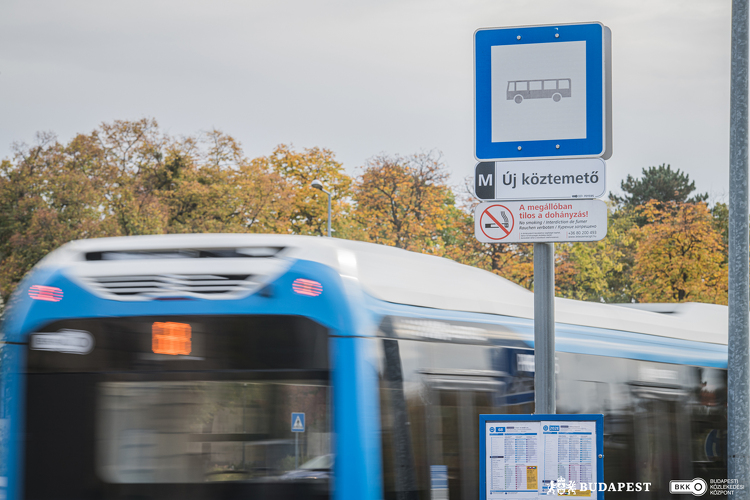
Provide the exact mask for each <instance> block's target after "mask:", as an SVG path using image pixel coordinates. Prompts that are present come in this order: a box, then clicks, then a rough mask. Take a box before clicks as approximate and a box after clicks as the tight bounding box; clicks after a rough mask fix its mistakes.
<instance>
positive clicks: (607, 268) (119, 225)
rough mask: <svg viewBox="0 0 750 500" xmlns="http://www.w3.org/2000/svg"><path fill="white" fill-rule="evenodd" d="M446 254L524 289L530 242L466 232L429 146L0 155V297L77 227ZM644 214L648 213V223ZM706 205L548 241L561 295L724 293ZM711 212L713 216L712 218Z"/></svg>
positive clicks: (104, 145)
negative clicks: (335, 241) (345, 151)
mask: <svg viewBox="0 0 750 500" xmlns="http://www.w3.org/2000/svg"><path fill="white" fill-rule="evenodd" d="M314 179H319V180H320V181H321V182H322V183H323V185H324V186H325V188H326V190H328V191H330V192H331V193H332V195H333V196H332V211H333V217H332V223H333V224H332V225H333V229H334V237H338V238H347V239H356V240H362V241H370V242H374V243H380V244H385V245H391V246H397V247H399V248H404V249H407V250H412V251H417V252H423V253H429V254H433V255H438V256H443V257H447V258H451V259H453V260H456V261H458V262H462V263H465V264H469V265H473V266H476V267H480V268H482V269H486V270H489V271H492V272H495V273H497V274H499V275H501V276H504V277H506V278H508V279H511V280H513V281H516V282H517V283H519V284H521V285H523V286H526V287H527V288H533V265H532V262H533V255H532V247H531V245H488V244H481V243H479V242H477V241H476V239H475V238H474V226H473V218H472V216H471V210H470V209H471V206H472V203H474V202H473V201H472V198H471V196H469V194H468V192H467V190H465V189H464V190H461V191H459V190H456V189H453V188H451V186H450V185H449V176H448V172H447V169H446V167H445V165H444V164H443V162H442V159H441V157H440V155H439V154H438V153H436V152H428V153H420V154H413V155H408V156H398V155H385V154H383V155H378V156H375V157H373V158H371V159H370V160H368V161H367V162H366V163H365V165H363V166H362V167H360V168H359V169H358V170H357V175H355V176H350V175H349V174H347V172H346V171H345V170H344V167H343V165H342V164H341V163H339V162H337V161H336V159H335V155H334V153H333V152H332V151H330V150H327V149H321V148H309V149H304V150H302V151H299V150H296V149H294V148H293V147H292V146H289V145H280V146H278V147H276V149H274V150H273V151H272V152H271V154H269V155H268V156H262V157H258V158H247V157H246V156H245V154H244V152H243V150H242V148H241V146H240V144H239V143H238V142H237V141H236V140H235V139H234V138H232V137H231V136H229V135H227V134H224V133H222V132H219V131H216V130H212V131H209V132H205V133H202V134H198V135H196V136H191V137H175V136H170V135H169V134H166V133H164V132H163V131H161V130H160V129H159V127H158V125H157V124H156V122H155V121H153V120H148V119H143V120H138V121H115V122H113V123H109V124H102V125H101V126H100V127H98V128H97V129H96V130H94V131H93V132H91V133H89V134H80V135H78V136H76V137H75V138H73V139H72V140H71V141H70V142H69V143H67V144H61V143H60V142H59V141H57V139H56V138H55V137H54V136H51V135H48V134H41V135H39V136H38V138H37V141H36V143H35V144H33V145H31V146H25V145H20V146H17V147H16V148H15V154H14V156H13V157H12V158H10V159H7V160H4V161H2V163H0V294H1V295H2V297H3V298H4V299H7V298H8V295H9V294H10V293H11V292H12V290H13V289H14V287H15V286H16V285H17V283H18V282H19V281H20V279H21V278H22V276H23V275H24V274H25V273H26V272H27V271H28V270H29V269H30V268H31V267H32V266H33V265H34V264H35V263H36V262H38V261H39V260H40V259H41V258H42V257H44V255H46V254H47V253H48V252H50V251H51V250H54V249H55V248H57V247H59V246H60V245H62V244H64V243H66V242H68V241H70V240H73V239H80V238H95V237H102V236H125V235H138V234H164V233H189V232H251V233H280V234H306V235H324V234H325V233H326V225H327V196H326V195H325V194H324V193H322V192H320V191H318V190H315V189H313V188H312V187H311V186H310V183H311V182H312V181H313V180H314ZM644 220H645V221H646V222H645V223H644V222H643V221H644ZM722 220H724V222H725V218H724V219H722V218H721V217H717V216H716V214H715V213H712V212H710V211H708V209H707V208H706V205H705V204H703V203H674V202H673V203H656V202H654V203H651V202H649V203H646V204H645V205H642V206H639V207H638V208H636V209H633V208H623V207H620V208H615V206H614V205H613V208H612V213H611V216H610V225H609V234H608V236H607V238H606V239H605V240H604V241H601V242H596V243H586V244H583V243H574V244H558V245H557V292H558V295H560V296H566V297H571V298H579V299H584V300H596V301H606V302H622V301H631V300H637V301H660V302H665V301H667V302H671V301H689V300H693V301H701V302H718V303H726V280H727V278H726V276H727V271H726V268H727V265H726V248H725V229H724V230H723V229H722V227H723V226H722V225H721V223H720V222H721V221H722ZM717 221H719V222H718V223H717Z"/></svg>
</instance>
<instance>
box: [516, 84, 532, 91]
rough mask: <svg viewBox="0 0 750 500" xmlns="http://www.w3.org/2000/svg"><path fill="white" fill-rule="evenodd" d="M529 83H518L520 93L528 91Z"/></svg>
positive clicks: (517, 88) (517, 87)
mask: <svg viewBox="0 0 750 500" xmlns="http://www.w3.org/2000/svg"><path fill="white" fill-rule="evenodd" d="M528 83H529V82H516V90H517V91H519V92H520V91H526V85H527V84H528Z"/></svg>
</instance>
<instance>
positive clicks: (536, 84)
mask: <svg viewBox="0 0 750 500" xmlns="http://www.w3.org/2000/svg"><path fill="white" fill-rule="evenodd" d="M529 90H542V81H541V80H536V81H533V82H529Z"/></svg>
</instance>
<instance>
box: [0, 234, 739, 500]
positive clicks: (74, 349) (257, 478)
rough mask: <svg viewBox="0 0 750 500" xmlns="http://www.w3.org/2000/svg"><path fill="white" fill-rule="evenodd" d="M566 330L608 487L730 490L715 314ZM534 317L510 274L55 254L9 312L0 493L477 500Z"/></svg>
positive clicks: (206, 254)
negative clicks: (599, 423) (493, 419)
mask: <svg viewBox="0 0 750 500" xmlns="http://www.w3.org/2000/svg"><path fill="white" fill-rule="evenodd" d="M639 307H641V308H647V309H648V308H650V309H652V310H642V309H639ZM556 314H557V365H558V366H557V373H558V374H557V408H558V412H559V413H603V414H604V416H605V417H604V418H605V425H604V432H605V453H606V455H605V456H606V459H605V478H604V480H605V481H607V482H619V481H624V482H633V481H643V482H651V483H652V488H651V489H650V491H649V492H643V491H642V492H639V493H637V495H638V500H646V499H656V498H662V497H665V496H666V492H667V487H668V484H669V480H670V479H678V478H682V479H684V478H688V479H689V478H693V477H703V478H704V479H706V480H708V479H709V478H712V477H717V478H718V477H726V464H725V448H726V363H727V346H726V343H727V329H726V324H727V313H726V308H725V307H721V306H712V305H704V304H670V305H643V306H640V305H633V307H624V306H616V305H604V304H597V303H588V302H577V301H572V300H565V299H557V303H556ZM532 318H533V295H532V293H531V292H529V291H527V290H525V289H524V288H521V287H519V286H517V285H515V284H513V283H511V282H509V281H507V280H505V279H503V278H500V277H498V276H496V275H494V274H492V273H488V272H485V271H481V270H478V269H475V268H471V267H467V266H463V265H460V264H456V263H454V262H452V261H449V260H446V259H442V258H438V257H433V256H427V255H420V254H416V253H412V252H407V251H404V250H399V249H395V248H391V247H383V246H378V245H372V244H367V243H359V242H351V241H344V240H337V239H330V238H314V237H303V236H274V235H227V234H211V235H169V236H139V237H129V238H107V239H94V240H87V241H76V242H72V243H69V244H67V245H65V246H63V247H61V248H60V249H58V250H56V251H55V252H53V253H51V254H50V255H49V256H48V257H47V258H45V259H44V260H43V261H42V262H40V263H39V265H37V266H36V267H35V268H34V270H33V271H32V272H31V273H30V274H29V275H28V276H27V277H26V278H25V279H24V281H23V282H22V283H21V284H20V285H19V287H18V289H17V291H16V293H15V295H14V296H13V297H12V299H11V301H10V303H9V304H8V309H7V311H6V313H5V316H4V321H3V327H2V332H3V337H2V342H0V349H1V351H0V360H1V362H2V381H1V384H2V386H1V390H2V392H0V498H3V499H4V500H18V499H22V498H25V499H33V500H52V499H55V500H63V499H89V498H91V499H125V498H127V499H144V500H145V499H157V498H158V499H180V500H188V499H196V500H197V499H201V500H202V499H208V498H227V499H235V498H236V499H240V498H260V499H266V498H329V497H333V498H336V499H349V498H360V499H379V498H413V499H417V498H420V499H429V498H431V493H432V492H431V491H430V484H431V481H430V479H431V478H430V471H431V466H433V465H437V466H443V467H447V471H448V486H449V491H448V498H450V499H459V498H465V499H468V498H476V497H477V495H478V481H479V471H478V463H479V459H478V456H477V454H478V439H479V431H478V429H477V427H478V416H479V414H483V413H509V414H514V413H532V412H533V411H534V392H533V391H534V378H533V377H534V358H533V347H534V346H533V322H532ZM292 412H303V413H305V430H304V432H302V433H299V434H298V435H299V443H298V448H296V450H297V451H295V436H294V435H293V433H292V432H291V424H292V422H291V413H292ZM563 458H564V457H563ZM561 460H563V459H562V458H561ZM563 462H564V460H563ZM295 464H302V465H300V466H295ZM563 465H564V464H563ZM436 469H442V467H439V468H436ZM560 470H567V469H566V468H564V467H563V468H561V469H560ZM566 474H569V473H568V472H566ZM549 479H553V478H542V480H549ZM568 479H570V480H575V478H573V477H570V478H568ZM443 493H444V492H443ZM634 495H635V493H627V492H622V493H607V496H608V498H611V497H616V498H634Z"/></svg>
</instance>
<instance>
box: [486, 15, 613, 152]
mask: <svg viewBox="0 0 750 500" xmlns="http://www.w3.org/2000/svg"><path fill="white" fill-rule="evenodd" d="M609 40H610V32H609V29H608V28H606V27H605V26H603V25H602V24H599V23H589V24H569V25H555V26H530V27H515V28H493V29H479V30H477V31H476V32H475V33H474V84H475V88H474V92H475V94H474V102H475V110H474V111H475V155H476V157H477V159H478V160H480V161H486V160H509V159H542V158H545V159H550V158H581V157H603V158H604V159H607V158H609V156H610V155H611V126H610V122H611V116H612V114H611V112H610V108H611V92H610V88H611V82H610V78H609V75H610V73H611V71H610V60H611V57H610V43H609Z"/></svg>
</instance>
